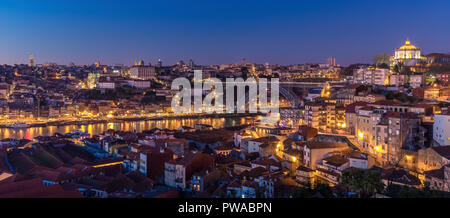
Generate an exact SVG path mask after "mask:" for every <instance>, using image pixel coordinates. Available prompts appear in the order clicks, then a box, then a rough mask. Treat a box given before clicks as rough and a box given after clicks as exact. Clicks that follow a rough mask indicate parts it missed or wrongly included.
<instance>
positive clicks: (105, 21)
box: [0, 0, 450, 65]
mask: <svg viewBox="0 0 450 218" xmlns="http://www.w3.org/2000/svg"><path fill="white" fill-rule="evenodd" d="M407 37H409V39H410V40H411V41H412V43H413V44H415V45H417V46H419V47H421V48H422V50H423V52H424V53H430V52H445V53H447V52H450V1H449V0H429V1H425V0H296V1H285V0H272V1H267V0H158V1H138V0H76V1H69V0H1V1H0V64H5V63H6V64H14V63H26V62H27V59H28V55H29V53H33V54H34V56H35V60H36V62H37V63H44V62H57V63H60V64H67V63H69V62H74V63H75V64H91V63H93V62H94V61H95V60H99V61H100V62H102V63H106V64H126V65H130V64H132V63H133V61H134V60H135V59H143V60H144V61H145V62H146V63H147V62H151V63H156V61H157V59H158V58H161V59H162V61H163V64H173V63H175V62H176V61H177V60H184V61H185V62H188V60H189V59H190V58H192V59H193V60H194V62H196V63H198V64H220V63H239V62H240V61H241V59H242V58H246V59H247V61H250V62H256V63H265V62H269V63H279V64H293V63H305V62H326V58H327V57H329V56H334V57H336V59H337V63H339V64H343V65H348V64H351V63H359V62H364V63H370V62H372V57H373V56H374V55H376V54H379V53H385V52H386V53H392V52H393V49H394V48H396V47H399V46H400V45H402V44H403V42H404V41H405V39H406V38H407Z"/></svg>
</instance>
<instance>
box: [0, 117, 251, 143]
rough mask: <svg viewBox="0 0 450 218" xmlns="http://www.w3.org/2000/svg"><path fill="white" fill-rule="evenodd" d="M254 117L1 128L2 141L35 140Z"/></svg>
mask: <svg viewBox="0 0 450 218" xmlns="http://www.w3.org/2000/svg"><path fill="white" fill-rule="evenodd" d="M254 119H255V118H254V117H236V118H199V119H169V120H149V121H129V122H120V123H97V124H89V125H67V126H47V127H32V128H28V129H8V128H0V139H4V138H15V139H22V138H25V139H33V138H34V137H36V136H40V135H41V136H51V135H53V134H55V133H61V134H65V133H68V132H70V131H72V130H82V131H85V132H88V133H89V134H91V136H92V135H99V134H101V133H103V132H104V131H106V130H108V129H114V130H120V131H136V132H142V131H144V130H150V129H153V128H160V129H164V128H165V129H178V128H179V127H181V126H190V127H194V125H195V124H196V123H203V124H209V125H211V126H213V127H214V128H222V127H230V126H238V125H243V124H249V123H251V122H252V121H253V120H254Z"/></svg>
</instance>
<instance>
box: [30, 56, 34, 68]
mask: <svg viewBox="0 0 450 218" xmlns="http://www.w3.org/2000/svg"><path fill="white" fill-rule="evenodd" d="M30 67H34V58H33V54H30Z"/></svg>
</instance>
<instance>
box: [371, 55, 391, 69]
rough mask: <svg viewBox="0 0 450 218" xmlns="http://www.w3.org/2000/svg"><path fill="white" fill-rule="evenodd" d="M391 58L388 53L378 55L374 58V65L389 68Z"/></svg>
mask: <svg viewBox="0 0 450 218" xmlns="http://www.w3.org/2000/svg"><path fill="white" fill-rule="evenodd" d="M389 60H390V56H389V54H387V53H383V54H378V55H376V56H375V57H374V58H373V63H374V64H375V66H377V67H381V66H389Z"/></svg>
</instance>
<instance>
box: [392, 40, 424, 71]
mask: <svg viewBox="0 0 450 218" xmlns="http://www.w3.org/2000/svg"><path fill="white" fill-rule="evenodd" d="M425 60H426V58H425V57H423V56H422V54H421V49H420V48H419V47H416V46H414V45H412V44H411V42H410V41H409V40H406V42H405V44H404V45H403V46H402V47H400V48H396V49H395V54H394V56H391V67H394V66H395V65H398V64H400V63H402V64H403V66H408V67H411V66H415V65H416V64H417V63H421V62H423V61H425Z"/></svg>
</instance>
